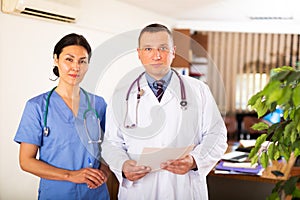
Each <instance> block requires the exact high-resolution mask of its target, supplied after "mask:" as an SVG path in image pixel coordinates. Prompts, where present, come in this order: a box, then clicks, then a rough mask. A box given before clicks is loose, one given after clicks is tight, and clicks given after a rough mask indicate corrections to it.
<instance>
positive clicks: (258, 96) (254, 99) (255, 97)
mask: <svg viewBox="0 0 300 200" xmlns="http://www.w3.org/2000/svg"><path fill="white" fill-rule="evenodd" d="M262 96H263V95H262V94H261V92H258V93H256V94H255V95H253V96H252V97H251V98H250V99H249V100H248V105H249V106H253V105H254V104H255V103H256V101H257V100H258V99H260V100H261V98H262Z"/></svg>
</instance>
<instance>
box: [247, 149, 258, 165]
mask: <svg viewBox="0 0 300 200" xmlns="http://www.w3.org/2000/svg"><path fill="white" fill-rule="evenodd" d="M258 150H259V148H258V147H253V148H252V149H251V151H250V153H249V156H248V157H249V158H251V159H253V157H254V156H255V155H257V152H258ZM254 163H255V162H254Z"/></svg>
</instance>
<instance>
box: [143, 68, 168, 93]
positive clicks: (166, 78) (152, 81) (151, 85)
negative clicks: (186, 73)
mask: <svg viewBox="0 0 300 200" xmlns="http://www.w3.org/2000/svg"><path fill="white" fill-rule="evenodd" d="M172 74H173V71H172V70H169V72H168V73H167V74H166V75H165V76H164V77H163V78H162V79H160V80H164V82H165V83H164V85H163V89H164V90H165V89H166V88H167V86H168V85H169V83H170V81H171V78H172ZM145 77H146V80H147V82H148V85H149V87H150V88H151V89H152V90H155V88H154V87H153V83H154V82H155V81H156V80H155V79H154V78H152V77H151V76H150V75H149V74H148V73H147V72H146V73H145Z"/></svg>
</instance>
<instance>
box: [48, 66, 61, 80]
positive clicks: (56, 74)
mask: <svg viewBox="0 0 300 200" xmlns="http://www.w3.org/2000/svg"><path fill="white" fill-rule="evenodd" d="M52 72H53V74H54V75H55V76H56V77H55V78H49V79H50V80H51V81H56V80H57V79H58V78H59V72H58V67H57V66H54V67H53V70H52Z"/></svg>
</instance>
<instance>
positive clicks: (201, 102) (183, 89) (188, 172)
mask: <svg viewBox="0 0 300 200" xmlns="http://www.w3.org/2000/svg"><path fill="white" fill-rule="evenodd" d="M137 51H138V56H139V59H140V60H141V62H142V64H143V66H144V68H145V73H144V74H141V75H140V76H139V77H138V78H137V79H136V80H132V81H133V84H132V86H130V88H129V90H128V93H127V94H128V95H127V96H126V95H125V96H126V99H127V100H128V104H127V105H124V108H122V109H118V108H120V106H115V105H116V104H113V103H114V102H113V101H112V103H110V104H109V105H108V109H107V121H106V130H107V131H106V133H105V138H104V143H103V145H102V148H103V152H102V155H103V158H104V159H105V161H106V162H107V163H108V164H109V167H110V169H111V170H112V171H113V172H114V173H115V174H116V176H117V178H118V180H119V182H120V184H119V185H120V186H119V194H118V196H119V199H139V200H140V199H203V200H206V199H208V193H207V186H206V175H207V174H208V173H209V172H210V170H211V169H212V168H213V166H214V165H215V164H216V162H217V161H218V160H219V159H220V158H221V156H222V155H223V154H224V152H225V150H226V148H227V143H226V140H227V138H226V128H225V125H224V122H223V119H222V118H221V115H220V113H219V110H218V108H217V106H216V104H215V101H214V99H213V97H212V95H211V93H210V91H209V88H208V87H207V85H205V84H204V83H203V82H201V81H199V80H196V79H194V78H191V77H187V76H181V75H179V74H177V73H176V72H175V71H173V70H172V69H171V67H170V65H171V63H172V61H173V58H174V56H175V47H174V45H173V39H172V35H171V32H170V31H169V30H168V29H167V28H166V27H165V26H163V25H160V24H151V25H149V26H147V27H145V28H144V29H143V30H142V31H141V33H140V37H139V48H138V49H137ZM157 81H158V82H157ZM159 82H162V83H163V86H162V89H163V93H161V91H159V90H160V88H161V87H159ZM125 93H126V92H125ZM156 96H158V97H159V98H157V97H156ZM161 96H162V97H161ZM139 97H140V98H139ZM154 107H159V108H160V109H161V110H160V111H157V112H156V111H155V112H156V113H154V115H153V113H152V114H151V112H152V108H154ZM182 107H184V108H183V109H182ZM122 110H126V112H124V113H123V111H122ZM119 114H120V116H123V117H124V118H125V120H124V123H123V122H122V120H121V121H120V120H119V121H118V116H117V115H119ZM157 119H158V120H157ZM154 122H155V123H156V124H155V125H154V126H151V123H154ZM149 124H150V125H149ZM134 130H136V131H134ZM187 146H193V150H192V151H191V152H190V153H189V154H187V155H186V156H183V157H180V158H178V159H173V160H165V161H162V162H161V163H160V165H159V167H158V168H157V169H152V168H151V167H150V166H147V165H139V164H138V162H139V158H140V156H141V154H142V152H143V149H144V148H145V147H150V148H158V149H164V148H168V147H172V148H182V147H187ZM162 152H163V151H162ZM154 153H155V152H153V155H154V156H151V155H150V157H151V158H152V159H153V158H157V157H160V156H161V154H160V151H159V150H158V151H157V152H156V154H154ZM148 155H149V152H148ZM150 157H149V158H150ZM149 163H150V164H151V161H150V162H149Z"/></svg>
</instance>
